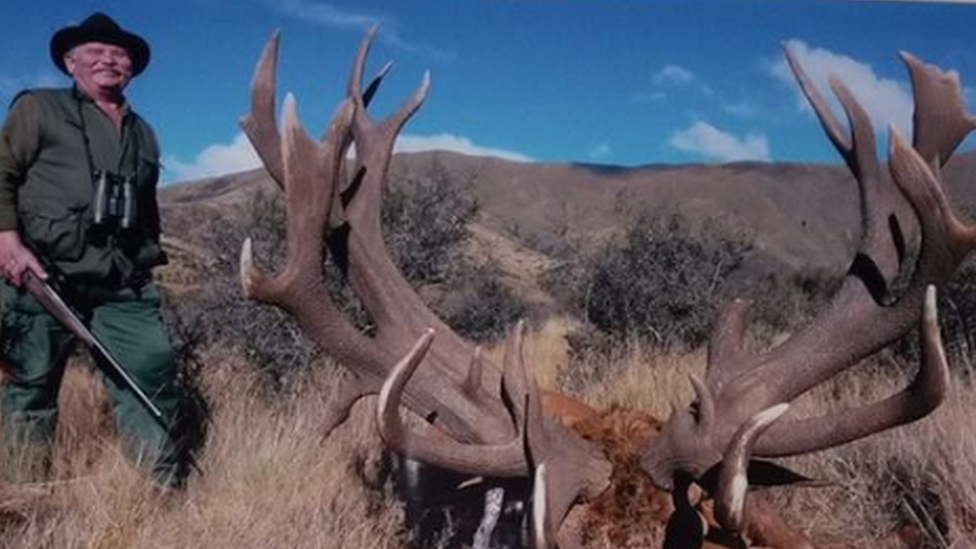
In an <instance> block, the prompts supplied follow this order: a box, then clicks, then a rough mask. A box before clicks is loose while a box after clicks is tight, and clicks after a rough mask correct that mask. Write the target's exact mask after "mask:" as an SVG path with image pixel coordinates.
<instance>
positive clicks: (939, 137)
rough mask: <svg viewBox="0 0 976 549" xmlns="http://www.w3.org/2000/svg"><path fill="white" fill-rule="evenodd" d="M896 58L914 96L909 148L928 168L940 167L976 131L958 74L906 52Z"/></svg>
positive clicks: (974, 120) (975, 120) (974, 117)
mask: <svg viewBox="0 0 976 549" xmlns="http://www.w3.org/2000/svg"><path fill="white" fill-rule="evenodd" d="M900 55H901V58H902V60H903V61H904V62H905V65H906V66H907V67H908V70H909V73H910V74H911V78H912V90H913V92H914V95H915V112H914V114H913V117H912V119H913V126H914V139H913V143H912V144H913V147H914V148H915V150H917V151H918V153H919V154H921V155H922V158H924V159H925V161H926V162H928V163H929V165H930V166H933V167H934V168H937V167H940V166H942V165H944V164H945V163H946V162H947V161H948V160H949V157H950V156H952V153H953V152H954V151H955V150H956V148H957V147H958V146H959V144H960V143H961V142H962V140H963V139H965V138H966V136H967V135H968V134H969V133H970V132H971V131H973V129H976V116H972V115H970V114H969V113H968V112H967V111H966V104H965V99H964V98H963V95H962V93H960V91H961V90H962V85H961V83H960V82H959V74H958V73H956V72H955V71H943V70H942V69H940V68H939V67H937V66H935V65H932V64H928V63H923V62H922V61H921V60H919V59H918V58H917V57H915V56H914V55H912V54H911V53H909V52H907V51H902V52H900Z"/></svg>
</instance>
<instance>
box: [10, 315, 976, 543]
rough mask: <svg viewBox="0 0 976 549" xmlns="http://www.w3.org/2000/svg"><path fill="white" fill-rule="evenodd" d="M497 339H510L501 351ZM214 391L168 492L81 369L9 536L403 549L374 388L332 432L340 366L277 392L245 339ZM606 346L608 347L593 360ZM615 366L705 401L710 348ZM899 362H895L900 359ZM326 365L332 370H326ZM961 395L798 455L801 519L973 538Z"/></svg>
mask: <svg viewBox="0 0 976 549" xmlns="http://www.w3.org/2000/svg"><path fill="white" fill-rule="evenodd" d="M559 333H560V329H559V326H552V325H550V326H547V327H545V328H543V329H542V330H540V331H539V332H537V334H535V335H533V336H530V337H528V338H527V341H526V353H525V355H526V357H527V363H528V364H529V365H530V367H531V368H532V370H533V371H534V372H536V373H537V377H538V378H539V379H540V380H541V382H542V384H543V385H545V386H548V387H556V388H558V385H559V384H560V381H559V380H560V379H563V380H565V379H566V376H572V371H567V370H566V368H565V364H566V363H567V360H568V359H567V354H566V349H565V344H564V342H563V339H562V338H561V337H560V336H559V335H558V334H559ZM495 352H497V350H496V351H495ZM206 360H207V364H209V366H208V368H207V369H206V371H205V375H204V376H203V387H202V389H203V391H204V393H205V394H206V396H207V398H208V399H209V401H210V403H211V405H212V407H213V416H212V423H211V426H210V429H209V435H208V440H207V443H206V447H205V450H204V452H203V453H202V455H201V456H200V460H199V461H200V466H201V468H202V470H203V474H202V475H201V476H198V475H194V476H192V477H191V479H190V483H189V486H188V488H187V489H186V490H185V491H184V492H178V493H168V494H166V493H159V492H158V491H156V490H155V489H154V488H153V486H152V484H151V483H150V482H149V481H148V480H147V479H146V478H145V477H144V476H143V475H141V474H140V473H139V472H138V471H137V470H135V469H134V468H133V467H132V466H131V465H130V464H129V463H128V462H127V461H126V460H125V459H124V458H123V457H122V455H121V452H120V450H119V446H118V442H117V440H116V438H115V435H114V433H113V430H112V426H111V422H110V421H109V419H108V410H107V406H106V405H105V401H104V393H103V390H102V388H101V385H100V382H99V381H98V380H97V379H96V378H95V377H94V376H93V375H92V374H91V373H89V372H88V371H87V370H86V369H85V368H82V367H74V368H71V369H70V371H69V375H68V376H67V379H66V382H65V386H64V388H63V390H62V399H61V400H62V417H61V423H60V428H59V436H58V440H57V445H56V454H55V466H54V470H53V474H52V478H51V480H50V481H48V482H46V483H43V484H35V485H29V486H9V485H8V486H2V487H0V547H2V548H17V549H27V548H32V549H33V548H58V549H60V548H76V547H77V548H98V549H123V548H146V549H157V548H159V549H162V548H167V549H169V548H198V547H199V548H212V549H222V548H228V549H230V548H232V547H233V548H237V547H249V548H267V549H279V548H280V549H284V548H289V549H291V548H332V547H336V548H339V547H343V548H345V547H357V548H360V547H362V548H395V547H401V546H403V543H404V542H403V536H402V531H403V512H402V510H401V508H400V505H399V504H398V503H397V502H396V500H395V498H393V497H391V496H390V495H389V493H388V490H383V489H379V488H376V487H372V486H369V485H367V483H365V482H364V481H363V480H362V477H361V475H360V474H359V469H360V466H361V464H362V463H363V461H364V460H367V459H368V458H367V456H370V455H372V454H373V453H374V452H375V449H376V448H377V447H378V445H379V442H378V440H377V438H376V436H375V434H374V432H373V427H372V424H371V414H370V410H369V407H370V406H371V405H372V404H373V402H372V400H371V399H367V400H365V401H363V402H361V403H360V404H358V405H357V406H356V408H355V409H354V411H353V414H352V417H351V419H350V421H349V422H348V423H346V424H344V425H343V426H342V427H340V428H339V429H338V430H336V431H335V432H334V433H333V434H332V436H331V437H329V438H328V439H327V440H323V438H322V436H321V433H320V430H319V426H318V418H319V417H320V415H321V410H322V408H323V403H324V402H325V401H326V400H327V399H328V398H329V397H330V392H331V390H332V389H331V388H332V386H333V381H334V379H335V378H334V374H331V373H329V372H326V371H317V372H313V373H311V374H309V375H308V376H307V377H306V379H304V380H303V381H302V382H300V383H298V384H297V386H296V387H295V389H294V390H293V391H292V392H291V393H290V394H288V395H285V396H276V397H269V395H268V392H267V391H266V390H265V389H264V388H263V387H262V386H261V380H260V377H259V376H258V375H257V374H256V373H255V372H254V370H253V368H251V367H250V366H248V365H247V364H246V363H244V362H242V361H240V360H237V359H235V358H233V357H232V355H231V354H230V353H227V352H218V351H214V352H213V353H212V354H210V355H209V356H208V357H207V358H206ZM594 360H595V359H594ZM614 360H615V361H617V363H615V364H597V365H591V366H594V367H598V368H608V369H609V370H608V371H612V372H615V373H614V375H612V376H609V377H608V378H606V379H604V380H602V381H601V382H600V383H596V384H591V385H589V386H587V387H586V388H585V389H584V390H583V391H582V392H580V393H579V396H580V397H581V398H583V399H584V400H586V401H588V402H589V403H591V404H592V405H594V406H595V407H597V408H603V407H607V406H610V405H612V404H618V405H623V406H628V407H632V408H639V409H642V410H645V411H648V412H651V413H653V414H655V415H657V416H658V417H663V416H664V415H666V413H667V411H668V409H669V407H670V404H671V403H672V402H674V403H686V402H688V401H689V400H690V399H691V391H690V386H689V384H688V382H687V376H688V374H689V373H692V372H695V373H698V374H700V373H701V372H702V370H703V368H704V362H705V360H704V355H703V354H702V353H700V352H693V353H681V352H675V353H655V352H651V351H648V350H645V349H641V348H639V347H636V346H635V347H634V348H631V349H628V350H627V351H626V352H623V353H620V354H619V357H618V358H616V359H614ZM889 369H890V368H889ZM323 370H325V369H324V368H323ZM907 381H908V380H907V379H904V378H903V377H902V376H895V375H893V374H892V373H890V372H889V371H886V369H885V368H884V367H881V366H879V365H874V366H871V367H869V368H867V369H866V370H864V371H858V372H853V373H849V374H845V375H844V376H843V379H840V380H838V381H836V382H834V383H832V384H830V386H828V387H823V388H820V389H818V390H816V391H814V392H813V393H812V394H811V395H809V396H807V397H804V399H803V400H802V402H800V403H799V404H798V406H796V407H795V409H794V410H793V411H792V412H791V413H792V414H796V415H798V416H799V415H808V414H813V413H823V412H825V411H829V410H837V409H840V408H842V407H844V406H849V405H851V403H856V402H861V403H863V402H867V401H868V400H869V399H873V398H878V397H880V396H882V395H885V394H889V393H892V392H895V391H897V390H900V389H901V387H902V386H904V384H905V383H907ZM954 381H955V383H954V386H953V389H952V391H951V394H950V397H949V401H948V402H947V404H946V405H945V406H943V407H942V408H941V409H939V410H938V411H937V412H936V413H935V414H934V415H932V416H931V417H929V418H926V419H925V420H923V421H921V422H918V423H916V424H914V425H911V426H908V427H905V428H901V429H896V430H893V431H890V432H888V433H884V434H881V435H878V436H874V437H871V438H869V439H866V440H864V441H861V442H858V443H855V444H851V445H848V446H845V447H842V448H839V449H835V450H831V451H827V452H822V453H819V454H816V455H813V456H807V457H804V458H800V459H796V460H794V461H793V462H792V465H793V466H795V467H796V468H797V469H799V470H800V471H801V472H803V473H806V474H808V475H810V476H813V477H816V478H822V479H826V480H828V481H830V482H831V483H832V484H831V485H830V486H828V487H826V488H816V489H812V488H810V489H791V488H783V489H774V490H772V491H770V492H769V493H770V497H773V498H775V499H776V500H777V502H778V503H779V506H780V508H782V509H783V510H784V513H785V514H786V515H787V517H788V521H789V522H790V524H792V525H794V526H795V527H797V528H799V529H801V530H803V531H805V532H807V533H809V534H810V535H811V536H812V537H814V538H815V539H817V540H824V541H838V540H847V541H850V542H856V543H853V545H854V546H857V547H876V546H878V545H876V544H875V543H874V542H873V540H875V539H876V538H879V537H882V536H884V535H886V534H888V533H889V532H890V531H891V530H892V529H893V528H895V527H897V526H902V525H904V524H906V523H907V524H914V525H917V526H919V527H920V528H922V529H923V530H925V531H926V532H928V533H929V534H930V537H931V539H933V540H935V544H934V545H932V546H933V547H940V548H949V547H952V548H960V547H969V546H971V545H972V544H971V543H970V542H969V541H968V540H969V538H970V537H972V536H973V534H974V533H976V532H974V531H976V460H974V459H973V458H972V456H973V455H974V453H976V422H974V421H973V418H974V417H976V395H974V394H973V392H972V390H971V388H970V387H969V384H968V382H966V381H964V380H963V376H957V377H956V379H954Z"/></svg>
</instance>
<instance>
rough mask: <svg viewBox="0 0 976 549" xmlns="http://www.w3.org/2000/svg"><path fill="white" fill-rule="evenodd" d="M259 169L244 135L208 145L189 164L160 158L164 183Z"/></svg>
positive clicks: (253, 152) (240, 134)
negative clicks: (228, 141) (163, 171)
mask: <svg viewBox="0 0 976 549" xmlns="http://www.w3.org/2000/svg"><path fill="white" fill-rule="evenodd" d="M260 166H261V160H260V158H258V154H257V153H256V152H255V151H254V148H253V147H251V142H250V141H248V140H247V136H245V135H244V133H243V132H241V133H238V134H237V135H236V136H235V137H234V140H233V141H231V142H230V143H228V144H221V143H218V144H214V145H210V146H209V147H207V148H205V149H204V150H203V151H202V152H201V153H200V154H198V155H197V157H196V158H195V159H193V161H191V162H184V161H182V160H180V159H179V158H177V157H175V156H167V157H165V158H163V167H164V169H165V173H164V180H165V181H166V182H167V183H170V182H175V181H190V180H194V179H203V178H206V177H216V176H219V175H226V174H229V173H236V172H242V171H246V170H251V169H254V168H257V167H260Z"/></svg>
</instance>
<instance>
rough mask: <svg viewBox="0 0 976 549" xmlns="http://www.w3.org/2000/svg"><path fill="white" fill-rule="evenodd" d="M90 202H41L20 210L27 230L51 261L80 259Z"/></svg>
mask: <svg viewBox="0 0 976 549" xmlns="http://www.w3.org/2000/svg"><path fill="white" fill-rule="evenodd" d="M87 210H88V206H87V205H82V206H65V205H60V204H55V203H45V204H38V205H37V206H36V207H33V208H29V209H27V210H26V211H22V212H21V213H20V219H21V222H22V223H23V227H24V234H25V235H26V237H27V238H28V240H30V241H31V242H32V243H33V244H34V246H36V248H37V252H38V253H40V254H41V255H42V256H43V257H44V258H45V259H47V260H49V261H78V260H80V259H81V257H82V255H84V253H85V228H86V226H87V215H86V214H87Z"/></svg>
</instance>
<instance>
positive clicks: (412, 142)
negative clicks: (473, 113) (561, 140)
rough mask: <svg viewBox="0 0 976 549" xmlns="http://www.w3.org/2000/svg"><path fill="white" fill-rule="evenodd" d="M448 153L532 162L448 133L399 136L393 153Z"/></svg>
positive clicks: (505, 151)
mask: <svg viewBox="0 0 976 549" xmlns="http://www.w3.org/2000/svg"><path fill="white" fill-rule="evenodd" d="M423 151H450V152H456V153H460V154H466V155H469V156H492V157H495V158H501V159H503V160H511V161H513V162H532V161H533V159H532V158H531V157H528V156H526V155H524V154H521V153H517V152H514V151H507V150H504V149H495V148H491V147H484V146H481V145H475V144H474V143H472V142H471V140H470V139H468V138H466V137H461V136H457V135H452V134H449V133H441V134H437V135H401V136H400V137H398V138H397V141H396V144H395V146H394V152H423Z"/></svg>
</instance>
